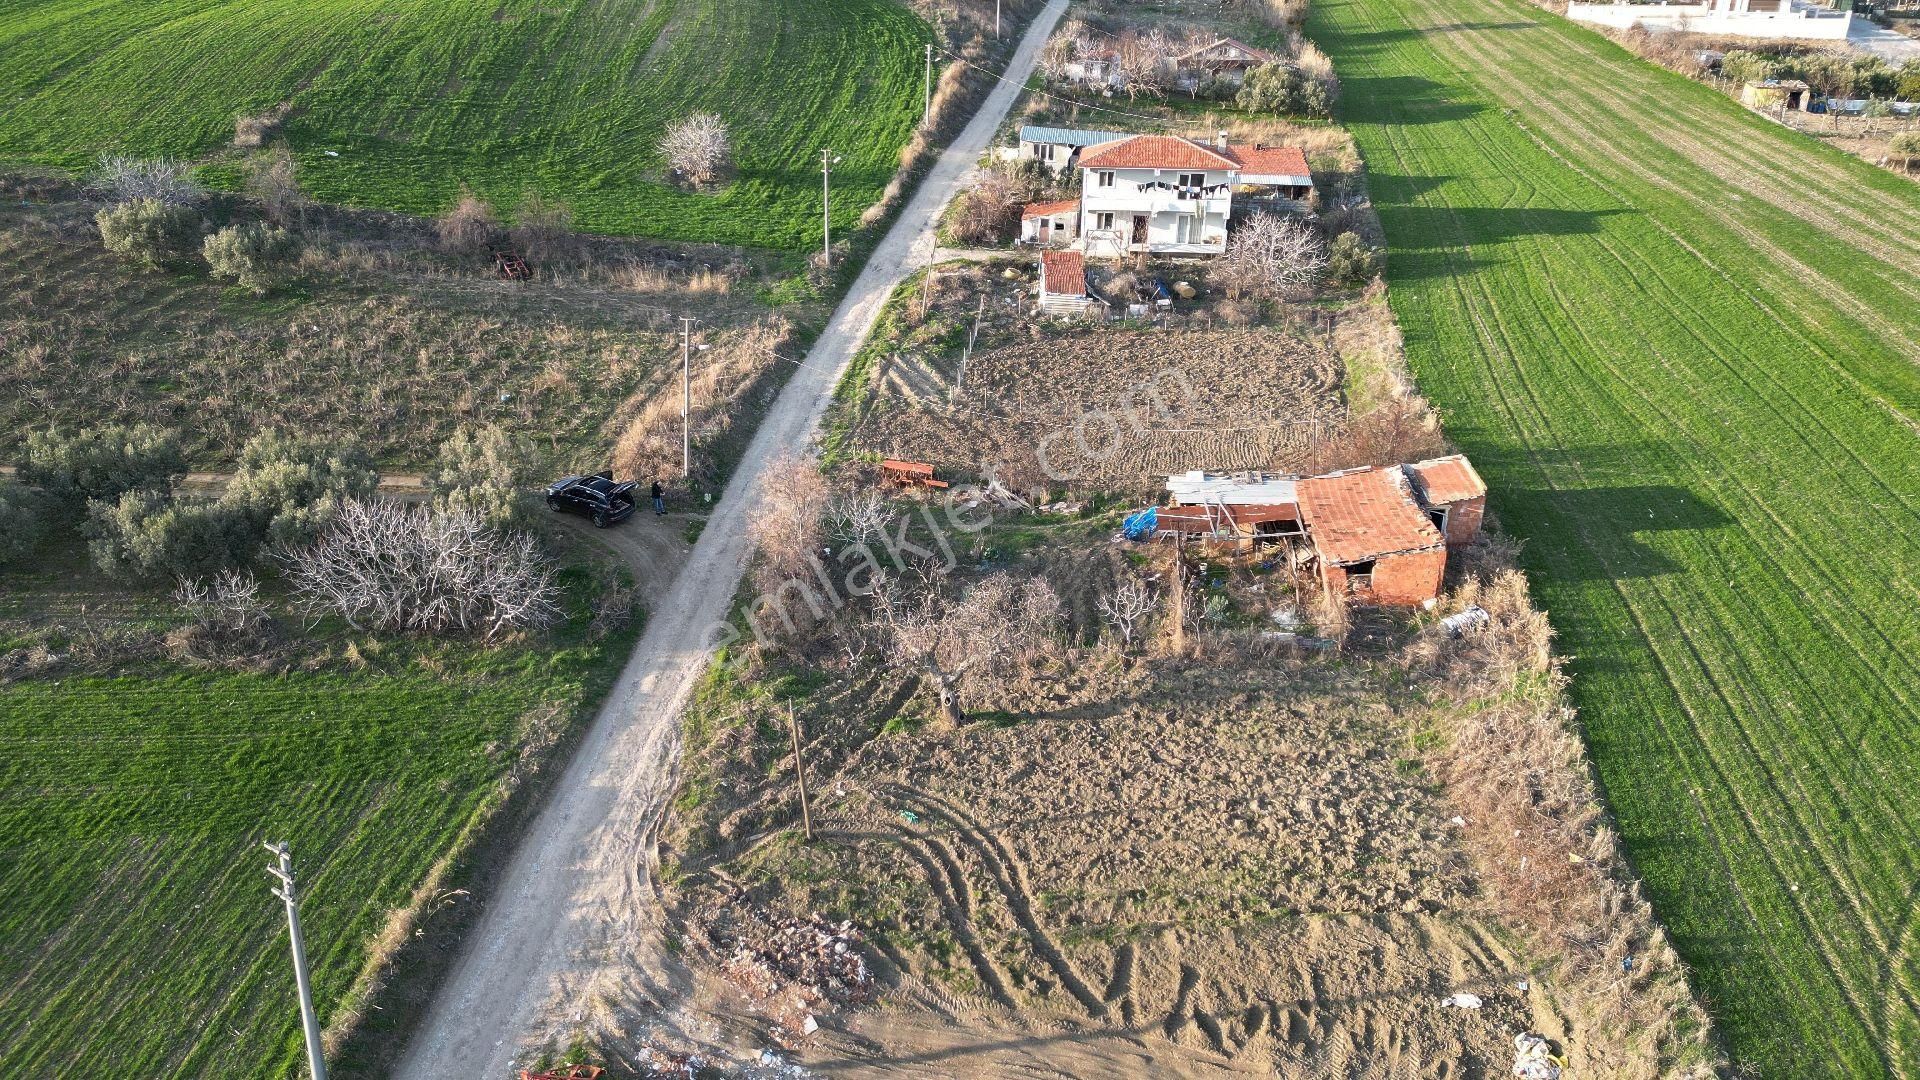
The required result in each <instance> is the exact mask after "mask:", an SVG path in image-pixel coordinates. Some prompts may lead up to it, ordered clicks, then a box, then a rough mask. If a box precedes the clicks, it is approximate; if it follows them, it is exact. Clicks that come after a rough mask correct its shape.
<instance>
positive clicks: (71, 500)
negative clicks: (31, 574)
mask: <svg viewBox="0 0 1920 1080" xmlns="http://www.w3.org/2000/svg"><path fill="white" fill-rule="evenodd" d="M186 471H187V465H186V457H185V455H184V454H183V453H182V452H181V449H180V436H179V434H178V433H177V432H174V431H171V430H168V429H166V428H158V427H154V426H152V425H149V424H134V425H131V426H128V425H123V424H105V425H102V426H100V427H90V428H80V429H79V430H77V431H72V432H68V431H65V430H62V429H60V428H57V427H53V428H48V429H46V430H45V431H36V432H34V433H32V434H30V435H28V436H27V445H26V452H25V454H24V456H23V458H22V460H21V462H20V471H19V474H18V478H19V479H20V481H21V482H23V483H27V484H31V485H33V486H34V487H38V488H40V489H41V490H43V491H45V492H46V493H47V494H48V495H50V496H52V497H53V499H54V500H56V501H57V502H60V503H63V504H66V505H68V506H73V507H77V506H78V504H80V503H83V502H85V501H86V500H88V499H117V498H119V497H120V495H121V494H122V493H123V492H128V491H135V490H141V489H146V490H154V491H165V490H167V489H169V488H171V487H172V486H173V484H174V481H176V480H178V479H179V478H180V477H181V476H183V475H185V474H186Z"/></svg>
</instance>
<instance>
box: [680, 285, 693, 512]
mask: <svg viewBox="0 0 1920 1080" xmlns="http://www.w3.org/2000/svg"><path fill="white" fill-rule="evenodd" d="M692 476H693V320H692V319H690V318H687V317H686V316H684V315H682V316H681V317H680V478H681V479H683V480H690V479H691V478H692Z"/></svg>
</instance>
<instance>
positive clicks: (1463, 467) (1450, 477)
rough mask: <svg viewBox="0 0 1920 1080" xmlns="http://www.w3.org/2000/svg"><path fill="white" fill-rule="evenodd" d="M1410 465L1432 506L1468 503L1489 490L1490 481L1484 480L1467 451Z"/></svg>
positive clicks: (1411, 475)
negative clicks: (1488, 483)
mask: <svg viewBox="0 0 1920 1080" xmlns="http://www.w3.org/2000/svg"><path fill="white" fill-rule="evenodd" d="M1406 468H1407V476H1408V477H1409V478H1410V479H1412V481H1413V484H1414V487H1415V489H1416V490H1417V491H1418V492H1419V493H1420V498H1421V499H1423V500H1425V501H1426V503H1427V505H1428V506H1437V505H1442V504H1446V503H1457V502H1465V501H1466V500H1468V499H1477V498H1479V497H1480V496H1482V495H1485V494H1486V493H1487V482H1486V481H1485V480H1482V479H1480V474H1479V473H1478V472H1476V471H1474V468H1473V462H1471V461H1468V460H1467V459H1466V455H1464V454H1450V455H1448V456H1447V457H1440V458H1429V459H1427V460H1426V461H1416V462H1414V463H1413V464H1411V465H1408V466H1407V467H1406Z"/></svg>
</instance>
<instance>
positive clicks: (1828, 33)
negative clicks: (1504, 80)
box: [1567, 0, 1853, 41]
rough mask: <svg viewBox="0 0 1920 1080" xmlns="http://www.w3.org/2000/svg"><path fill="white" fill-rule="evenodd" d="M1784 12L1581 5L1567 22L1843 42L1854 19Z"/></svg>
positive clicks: (1800, 10)
mask: <svg viewBox="0 0 1920 1080" xmlns="http://www.w3.org/2000/svg"><path fill="white" fill-rule="evenodd" d="M1787 2H1788V6H1789V7H1790V8H1791V10H1788V11H1781V12H1759V11H1742V12H1726V11H1714V10H1713V9H1712V8H1711V7H1709V6H1708V5H1707V4H1582V3H1578V2H1574V3H1570V4H1568V5H1567V18H1569V19H1573V20H1575V21H1577V22H1587V23H1597V24H1599V25H1601V26H1611V27H1614V28H1616V29H1620V30H1626V29H1630V28H1631V27H1633V26H1634V25H1635V24H1640V25H1644V26H1649V27H1657V28H1662V29H1678V28H1679V26H1680V24H1681V23H1682V22H1683V21H1684V23H1685V27H1686V29H1688V30H1691V31H1693V32H1694V33H1697V34H1728V35H1733V36H1737V37H1754V38H1793V39H1818V40H1831V41H1844V40H1845V39H1846V36H1847V29H1848V27H1850V26H1851V25H1852V24H1853V17H1852V16H1851V15H1849V14H1847V13H1845V12H1817V11H1812V10H1809V9H1807V8H1793V7H1792V4H1791V0H1787Z"/></svg>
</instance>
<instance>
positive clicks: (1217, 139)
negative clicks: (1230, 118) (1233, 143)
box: [1213, 131, 1227, 150]
mask: <svg viewBox="0 0 1920 1080" xmlns="http://www.w3.org/2000/svg"><path fill="white" fill-rule="evenodd" d="M1213 148H1214V149H1215V150H1225V149H1226V148H1227V133H1226V132H1224V131H1223V132H1221V133H1220V134H1218V135H1215V136H1214V138H1213Z"/></svg>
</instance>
